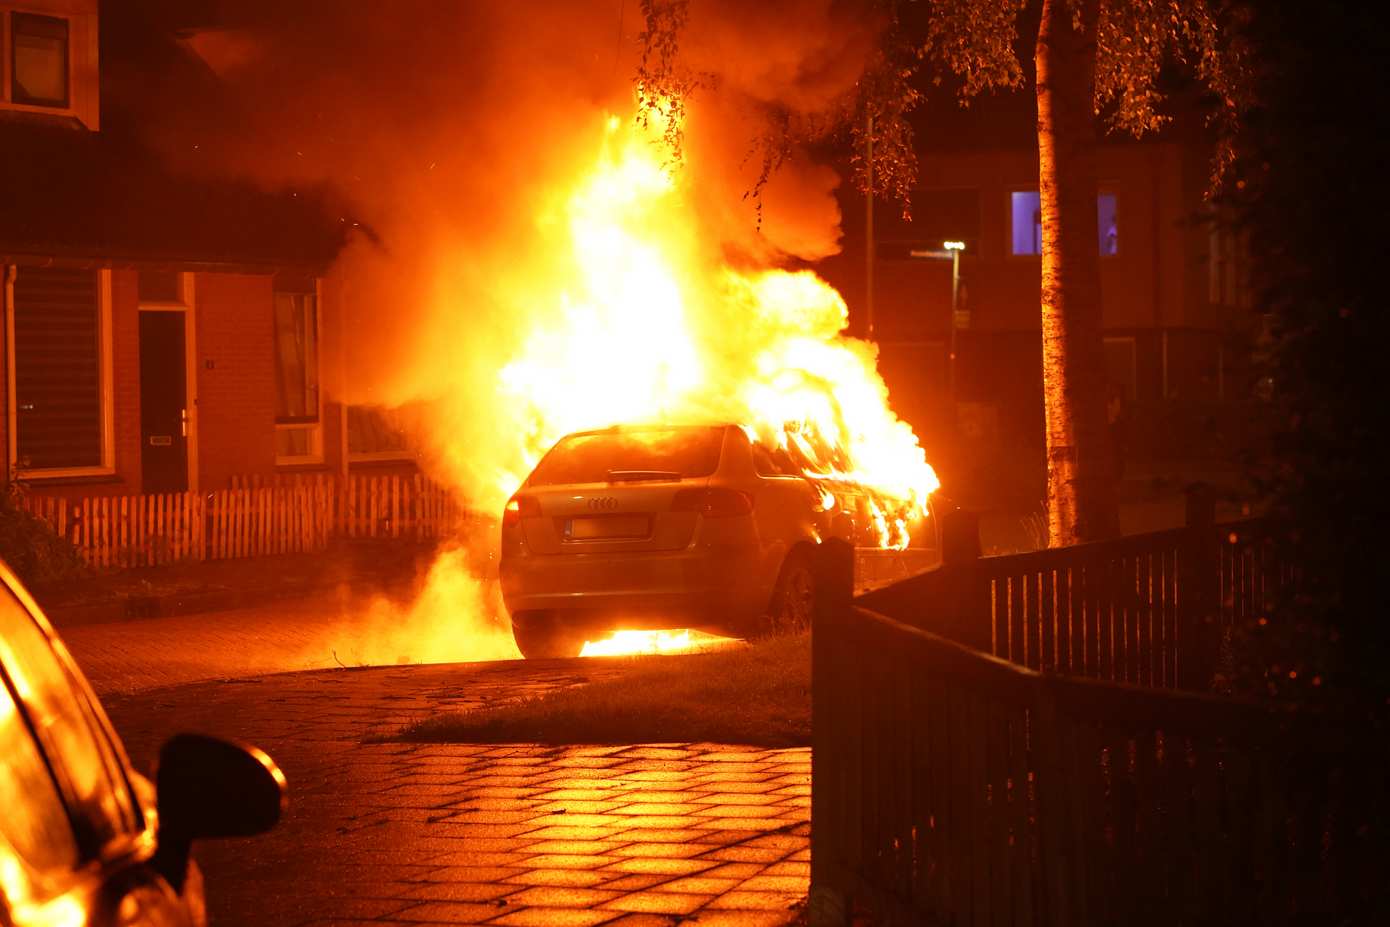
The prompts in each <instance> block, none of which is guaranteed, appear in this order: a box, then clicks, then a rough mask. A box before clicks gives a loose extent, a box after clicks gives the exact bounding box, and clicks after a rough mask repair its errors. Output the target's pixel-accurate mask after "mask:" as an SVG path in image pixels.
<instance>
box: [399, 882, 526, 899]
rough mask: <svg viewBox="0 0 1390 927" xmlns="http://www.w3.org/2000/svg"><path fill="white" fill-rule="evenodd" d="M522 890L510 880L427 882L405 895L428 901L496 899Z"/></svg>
mask: <svg viewBox="0 0 1390 927" xmlns="http://www.w3.org/2000/svg"><path fill="white" fill-rule="evenodd" d="M518 891H521V886H520V885H514V884H512V883H509V882H427V883H423V884H421V885H416V886H414V887H413V888H411V889H410V891H409V892H408V893H407V894H406V895H403V896H402V897H405V898H413V899H418V900H428V901H474V902H478V901H496V900H497V899H498V898H502V897H504V896H506V895H511V894H514V893H516V892H518Z"/></svg>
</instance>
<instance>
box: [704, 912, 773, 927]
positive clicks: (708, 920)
mask: <svg viewBox="0 0 1390 927" xmlns="http://www.w3.org/2000/svg"><path fill="white" fill-rule="evenodd" d="M796 917H797V915H796V912H795V911H716V910H712V909H710V908H705V909H703V910H702V911H700V919H699V920H698V921H696V922H695V927H782V925H784V924H793V923H795V922H796Z"/></svg>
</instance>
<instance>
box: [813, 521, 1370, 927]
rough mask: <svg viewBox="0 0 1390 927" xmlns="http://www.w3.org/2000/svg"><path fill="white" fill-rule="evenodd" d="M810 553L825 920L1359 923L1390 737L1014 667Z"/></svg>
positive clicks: (839, 564) (816, 869) (834, 552)
mask: <svg viewBox="0 0 1390 927" xmlns="http://www.w3.org/2000/svg"><path fill="white" fill-rule="evenodd" d="M819 553H820V563H819V564H818V567H819V578H820V583H821V585H820V587H819V588H820V589H821V590H822V591H823V592H825V593H826V594H825V595H823V596H822V601H821V602H819V603H818V610H817V614H816V619H815V621H816V623H815V629H814V634H813V638H812V647H813V658H812V659H813V674H814V684H813V728H814V733H813V741H814V751H813V760H812V762H813V777H814V782H815V790H814V793H813V797H812V802H813V807H812V819H813V820H812V831H811V839H812V856H811V859H812V888H811V901H810V917H811V923H812V924H813V925H817V927H820V925H829V924H835V925H837V927H839V925H843V924H846V923H848V918H849V917H850V915H851V914H853V913H854V912H855V911H856V910H857V909H864V910H860V913H868V914H869V915H870V916H871V922H873V923H898V924H913V925H922V924H942V925H946V924H950V925H971V924H989V925H995V924H1000V925H1004V924H1007V925H1058V927H1061V925H1072V924H1106V925H1109V924H1162V925H1165V927H1168V925H1172V924H1248V923H1260V924H1291V923H1312V922H1326V923H1350V922H1352V921H1350V920H1347V919H1346V918H1347V917H1348V916H1349V915H1350V914H1353V913H1355V912H1356V911H1357V910H1358V908H1359V907H1360V906H1363V905H1365V903H1366V901H1367V898H1368V894H1367V893H1368V892H1374V891H1379V890H1380V889H1379V886H1380V885H1381V883H1382V881H1383V872H1381V871H1380V867H1381V865H1382V863H1383V861H1384V858H1385V857H1384V855H1383V853H1379V852H1377V850H1383V849H1384V847H1383V845H1381V844H1380V843H1377V841H1382V842H1383V840H1384V837H1383V821H1384V817H1385V815H1386V813H1387V812H1390V801H1387V784H1386V779H1385V775H1384V769H1385V762H1386V759H1387V758H1390V757H1387V755H1386V749H1385V746H1384V745H1383V744H1379V743H1375V744H1369V745H1365V749H1364V752H1365V753H1366V754H1367V755H1364V756H1361V755H1356V754H1355V753H1348V752H1346V750H1345V746H1346V745H1345V743H1342V742H1341V741H1339V740H1338V739H1336V738H1335V736H1334V735H1332V734H1331V733H1329V732H1326V731H1320V730H1317V729H1315V728H1313V727H1312V726H1310V725H1305V724H1303V723H1301V722H1299V721H1298V720H1297V719H1296V718H1292V717H1290V716H1288V715H1280V714H1277V713H1275V712H1273V711H1271V710H1269V709H1267V708H1264V707H1261V706H1258V705H1255V704H1252V703H1245V702H1238V701H1235V700H1231V699H1224V698H1220V697H1216V696H1212V695H1207V694H1201V693H1189V692H1177V691H1171V690H1163V689H1154V688H1143V687H1139V686H1133V685H1127V684H1123V683H1115V682H1108V681H1100V680H1092V679H1081V678H1067V677H1062V676H1057V675H1052V674H1048V673H1042V672H1039V671H1037V670H1035V669H1031V668H1028V667H1025V666H1020V665H1017V664H1015V663H1010V662H1008V661H1005V660H1002V659H999V658H998V657H994V656H992V655H989V654H986V653H981V652H979V651H977V650H973V649H971V648H969V647H966V646H964V645H962V644H960V643H958V642H955V641H951V640H948V639H946V638H944V637H942V636H939V635H936V634H933V633H931V632H929V631H926V630H924V629H923V628H922V627H921V625H922V624H923V623H924V622H923V621H922V620H921V616H920V615H912V614H909V615H906V616H904V617H906V618H907V619H908V620H906V621H899V620H895V618H894V617H889V616H885V615H882V614H879V613H876V612H872V611H869V610H867V609H864V608H862V607H856V606H855V605H854V603H853V602H852V600H851V583H852V576H851V573H852V570H853V566H852V560H851V557H850V555H849V552H848V551H847V550H846V549H844V548H843V546H842V545H840V544H838V542H828V543H827V544H826V545H823V546H822V548H821V550H820V552H819ZM916 607H917V608H918V609H919V610H923V609H925V610H930V609H931V608H932V607H933V605H932V603H931V602H930V601H919V602H918V603H917V606H916ZM1334 745H1335V748H1334ZM1366 822H1371V823H1372V827H1371V828H1370V829H1369V830H1367V829H1365V827H1364V825H1365V824H1366ZM1377 833H1381V836H1379V837H1377V836H1376V835H1377Z"/></svg>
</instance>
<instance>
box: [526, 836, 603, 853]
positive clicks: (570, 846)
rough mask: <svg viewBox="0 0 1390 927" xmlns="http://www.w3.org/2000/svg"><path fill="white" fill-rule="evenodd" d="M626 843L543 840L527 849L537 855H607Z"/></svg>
mask: <svg viewBox="0 0 1390 927" xmlns="http://www.w3.org/2000/svg"><path fill="white" fill-rule="evenodd" d="M625 843H626V841H620V840H541V841H539V842H537V843H533V844H531V845H530V846H529V847H527V852H528V853H532V854H537V855H539V854H547V855H548V854H551V853H560V854H564V855H572V854H586V853H587V854H605V853H609V851H611V850H614V849H616V848H618V847H622V846H624V844H625ZM612 855H614V856H622V855H625V854H622V853H614V854H612Z"/></svg>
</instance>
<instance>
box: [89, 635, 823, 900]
mask: <svg viewBox="0 0 1390 927" xmlns="http://www.w3.org/2000/svg"><path fill="white" fill-rule="evenodd" d="M88 643H89V644H91V641H90V640H89V641H88ZM146 659H148V658H146ZM108 669H109V668H108ZM610 672H612V669H611V668H609V667H608V666H606V665H605V663H604V662H595V661H579V660H575V661H546V662H532V663H529V664H528V663H523V662H503V663H492V664H470V665H444V666H415V667H388V668H378V669H363V670H351V671H342V670H339V671H320V672H304V673H290V674H284V675H278V676H260V677H252V678H246V679H241V680H233V681H218V682H200V683H191V684H184V685H178V686H174V687H169V688H162V689H155V690H150V691H145V692H140V693H136V694H125V695H106V696H104V700H105V702H106V704H107V706H108V710H109V712H110V714H111V716H112V719H113V721H114V722H115V724H116V726H117V728H118V730H120V732H121V735H122V737H124V738H125V741H126V744H127V746H128V748H129V750H130V753H131V756H132V758H133V759H134V761H135V763H136V765H137V766H138V767H140V768H142V769H148V768H149V766H150V763H149V760H150V759H151V758H152V757H153V755H154V752H155V750H156V749H157V747H158V744H159V743H160V742H162V740H163V739H164V738H165V737H166V736H168V734H170V733H172V732H174V731H176V730H189V729H193V730H203V731H208V732H215V733H219V734H222V735H226V736H232V737H236V738H240V739H243V740H247V741H250V742H254V743H256V744H258V745H259V746H262V747H264V748H265V749H266V750H267V751H269V752H270V753H271V755H273V756H274V757H275V758H276V759H277V761H278V762H279V763H280V764H281V766H282V767H283V768H284V770H285V773H286V776H287V778H288V780H289V782H290V789H291V792H290V794H291V808H290V812H289V814H288V816H287V818H286V820H285V821H283V822H282V823H281V825H280V827H279V828H277V829H276V830H275V831H274V832H272V833H271V834H269V835H267V836H265V837H261V838H256V839H254V840H249V841H236V842H222V843H207V844H203V845H200V847H199V849H198V852H197V855H198V858H199V859H200V860H201V861H202V864H203V867H204V871H205V874H206V877H207V883H208V901H209V908H210V911H211V915H212V922H213V924H214V925H224V927H225V925H241V924H253V923H254V924H268V925H286V927H296V925H303V927H309V925H314V927H327V925H334V924H363V923H373V924H382V923H386V924H401V925H406V924H409V925H420V924H474V923H489V924H515V925H529V924H536V925H597V924H605V925H608V924H615V925H616V924H621V925H625V927H634V925H670V924H676V923H682V924H694V925H699V927H716V925H745V927H755V925H764V924H768V925H772V924H785V923H788V922H790V921H792V920H793V919H794V917H795V914H796V912H795V910H794V909H795V908H796V906H797V905H798V904H799V902H800V901H801V900H802V899H803V898H804V897H805V892H806V887H807V879H808V875H809V859H810V849H809V832H810V824H809V819H810V751H809V750H804V749H803V750H780V751H767V750H761V749H749V748H742V747H728V746H721V745H713V744H693V745H692V744H673V745H661V746H600V747H541V746H535V745H525V744H519V745H501V746H473V745H404V744H364V743H363V742H362V741H363V739H364V738H366V737H369V736H372V735H374V734H381V733H389V732H390V731H393V730H395V729H396V728H398V727H399V726H400V725H401V724H403V723H405V722H408V721H411V720H414V719H418V718H421V717H424V716H427V715H430V714H433V713H436V712H439V711H447V710H460V709H464V708H468V707H476V706H478V705H481V704H486V703H489V702H494V701H498V700H503V699H511V698H517V697H523V696H526V695H530V694H537V693H540V692H544V691H547V690H550V689H553V688H556V687H559V686H566V685H573V684H577V683H580V682H583V681H585V680H586V679H593V678H598V677H602V676H604V675H606V674H608V673H610ZM118 678H119V676H118V675H115V676H113V675H108V676H107V680H108V684H107V685H105V686H103V688H106V689H108V690H110V689H112V688H117V687H118V686H113V685H112V684H111V680H113V679H118Z"/></svg>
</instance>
